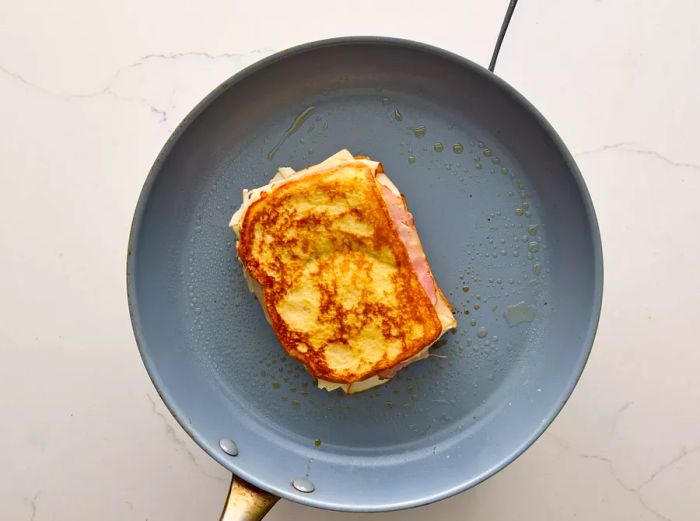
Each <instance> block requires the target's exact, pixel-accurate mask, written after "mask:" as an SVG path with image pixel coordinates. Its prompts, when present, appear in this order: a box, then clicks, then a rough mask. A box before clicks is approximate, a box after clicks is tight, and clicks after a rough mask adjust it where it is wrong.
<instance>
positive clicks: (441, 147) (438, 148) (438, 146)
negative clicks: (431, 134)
mask: <svg viewBox="0 0 700 521" xmlns="http://www.w3.org/2000/svg"><path fill="white" fill-rule="evenodd" d="M433 150H435V152H442V151H443V150H445V145H443V144H442V143H440V142H438V143H435V144H434V145H433Z"/></svg>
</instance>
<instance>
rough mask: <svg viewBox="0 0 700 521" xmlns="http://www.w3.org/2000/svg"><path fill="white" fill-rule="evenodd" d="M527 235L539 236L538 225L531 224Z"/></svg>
mask: <svg viewBox="0 0 700 521" xmlns="http://www.w3.org/2000/svg"><path fill="white" fill-rule="evenodd" d="M527 233H529V234H530V235H532V236H533V237H534V236H535V235H537V225H536V224H531V225H530V226H528V227H527Z"/></svg>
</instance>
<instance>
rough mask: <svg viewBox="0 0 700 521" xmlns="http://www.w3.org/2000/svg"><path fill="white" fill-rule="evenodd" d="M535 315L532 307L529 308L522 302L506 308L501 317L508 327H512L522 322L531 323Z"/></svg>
mask: <svg viewBox="0 0 700 521" xmlns="http://www.w3.org/2000/svg"><path fill="white" fill-rule="evenodd" d="M536 314H537V312H536V310H535V308H534V307H532V306H529V305H528V304H526V303H525V302H524V301H521V302H518V303H517V304H513V305H512V306H508V307H507V308H506V310H505V312H504V313H503V316H504V317H505V319H506V322H508V325H509V326H511V327H513V326H517V325H518V324H522V323H523V322H532V321H533V320H534V319H535V315H536Z"/></svg>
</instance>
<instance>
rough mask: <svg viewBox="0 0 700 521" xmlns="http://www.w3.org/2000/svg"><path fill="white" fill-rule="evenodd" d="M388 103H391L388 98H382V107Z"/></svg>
mask: <svg viewBox="0 0 700 521" xmlns="http://www.w3.org/2000/svg"><path fill="white" fill-rule="evenodd" d="M390 101H391V99H390V98H388V97H387V96H384V97H383V98H382V105H388V104H389V102H390Z"/></svg>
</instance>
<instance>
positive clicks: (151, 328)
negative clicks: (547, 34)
mask: <svg viewBox="0 0 700 521" xmlns="http://www.w3.org/2000/svg"><path fill="white" fill-rule="evenodd" d="M300 114H304V116H308V117H306V118H302V119H304V121H303V123H302V124H301V125H300V126H299V128H298V129H296V128H294V129H292V130H294V131H293V132H292V131H290V127H291V126H293V122H294V120H295V118H296V117H297V116H298V115H300ZM280 143H281V144H280ZM278 144H279V146H277V145H278ZM341 148H348V149H350V150H351V151H352V152H353V153H355V154H364V155H369V156H371V157H372V158H374V159H377V160H379V161H382V163H383V164H384V168H385V170H386V171H387V173H388V174H389V176H390V177H391V179H392V180H393V181H394V183H395V184H396V185H397V186H398V187H399V189H400V190H401V191H402V192H403V193H404V194H405V196H406V199H407V201H408V204H409V208H410V209H411V211H412V212H413V214H414V216H415V220H416V223H417V226H418V231H419V233H420V236H421V240H422V242H423V245H424V248H425V250H426V254H427V256H428V259H429V261H430V264H431V267H432V269H433V272H434V274H435V276H436V278H437V280H438V282H439V284H440V285H441V287H442V288H443V290H444V291H445V293H446V295H447V297H448V299H449V300H450V302H451V303H452V305H453V306H454V307H455V311H456V313H455V314H456V317H457V320H458V328H457V331H456V332H455V333H454V334H448V335H447V336H446V337H444V340H442V341H440V343H439V347H437V348H436V349H435V350H434V353H435V354H436V355H439V356H436V357H433V358H430V359H428V360H425V361H423V362H420V363H417V364H414V365H412V366H410V367H409V368H408V369H406V370H404V371H402V372H401V373H399V375H398V376H397V377H396V378H395V379H394V380H393V381H391V382H390V383H388V384H386V385H384V386H381V387H378V388H376V389H373V390H370V391H368V392H365V393H361V394H358V395H353V396H344V395H342V394H340V393H338V392H336V393H327V392H325V391H321V390H318V389H316V388H315V387H314V384H313V381H312V379H311V378H310V377H309V376H308V375H307V374H306V373H305V372H304V370H303V369H302V367H301V366H300V365H299V364H298V363H296V362H294V361H293V360H292V359H290V358H289V357H288V356H287V355H286V354H285V353H284V352H283V350H282V348H281V347H280V345H279V343H278V342H277V341H276V339H275V337H274V334H273V333H272V331H271V328H270V327H269V325H268V324H267V322H266V321H265V318H264V316H263V313H262V311H261V309H260V305H259V304H258V302H257V301H256V300H255V297H254V296H253V295H252V294H251V293H249V291H248V289H247V287H246V284H245V281H244V279H243V277H242V271H241V266H240V265H239V263H238V262H237V260H236V258H235V237H234V235H233V233H232V232H231V231H230V230H229V229H228V227H227V223H228V220H229V218H230V217H231V214H232V213H233V212H234V211H235V209H236V208H237V207H238V206H239V205H240V203H241V190H242V189H243V188H252V187H256V186H259V185H262V184H265V183H266V182H267V181H268V179H269V178H270V177H271V176H272V175H273V174H274V172H275V170H276V168H277V167H278V166H282V165H290V166H292V167H294V168H297V169H298V168H302V167H304V166H306V165H309V164H313V163H317V162H319V161H321V160H322V159H324V158H326V157H328V156H329V155H331V154H333V153H334V152H337V151H338V150H339V149H341ZM572 169H573V170H572ZM577 175H578V174H577V173H576V172H575V166H573V164H572V163H570V159H569V157H568V154H567V153H566V152H565V151H564V150H563V148H562V147H561V146H560V145H559V144H558V140H557V139H556V138H555V137H553V136H552V135H551V134H550V133H549V132H548V130H547V128H546V125H545V124H544V123H543V122H542V121H541V120H540V119H538V117H537V116H536V115H535V114H534V113H533V112H532V111H531V110H530V109H529V108H528V107H527V106H526V105H525V103H524V102H522V101H521V100H520V98H519V97H517V96H516V95H514V94H513V92H512V90H510V89H509V88H507V87H505V86H504V85H502V84H501V83H500V82H497V81H494V80H493V79H491V78H490V77H489V76H488V73H486V72H485V71H483V70H481V69H480V68H478V67H476V66H473V65H469V64H466V63H465V62H463V61H459V60H456V59H454V58H452V57H450V56H449V55H447V54H442V53H440V52H437V51H434V50H432V49H429V48H426V47H421V46H412V45H407V44H405V43H397V42H390V41H383V42H377V41H367V42H361V41H356V42H347V41H346V42H339V43H336V44H329V45H321V46H316V47H312V48H310V49H307V50H305V51H303V52H293V53H290V54H289V55H287V56H285V57H278V58H277V59H275V60H272V61H270V63H268V64H267V65H266V66H264V67H262V68H259V69H258V70H257V71H256V72H255V73H253V74H249V75H247V76H245V77H243V78H242V79H239V80H237V81H234V82H231V84H230V85H228V86H224V87H222V88H221V89H220V91H219V94H218V95H216V96H213V97H212V98H211V99H210V100H209V102H208V105H207V106H204V107H200V109H199V114H198V115H197V116H196V117H192V118H191V120H190V121H189V124H188V125H185V127H184V129H183V130H181V134H180V135H179V138H178V139H176V140H175V141H173V143H172V145H171V146H170V148H169V149H168V151H167V153H165V154H164V155H163V156H162V157H161V158H160V159H159V161H158V162H157V164H156V166H155V168H154V174H153V175H152V177H151V180H150V184H149V185H148V190H149V191H148V192H147V194H146V195H145V196H144V198H143V200H142V201H141V212H142V213H141V216H140V222H138V221H137V226H136V228H135V233H134V236H133V237H132V250H133V254H132V255H131V257H130V261H129V262H130V270H131V277H130V281H129V286H130V288H129V289H130V294H131V295H130V297H131V301H132V303H133V306H132V307H133V314H134V324H135V328H136V332H137V337H138V338H139V343H140V347H141V350H142V353H143V356H144V360H145V362H146V365H147V367H148V368H149V371H150V373H151V375H152V377H153V378H154V381H155V383H156V385H157V386H158V387H159V390H160V392H161V394H162V395H163V396H164V398H165V400H166V402H167V403H168V406H169V407H170V408H171V410H172V411H173V412H174V414H175V415H176V417H177V418H178V420H179V421H180V422H181V423H182V424H183V426H184V427H185V428H186V429H187V430H188V432H190V433H191V434H192V435H193V436H195V438H196V439H197V441H198V442H199V443H200V444H201V445H202V446H203V447H204V448H205V449H206V450H208V451H209V452H210V454H212V455H213V456H214V457H215V458H217V459H218V460H219V461H220V462H221V463H222V464H224V465H226V466H227V467H228V468H229V469H231V470H232V471H234V472H236V473H237V474H239V475H241V476H243V477H245V478H247V479H249V480H251V481H253V482H254V483H256V484H258V485H260V486H262V487H264V488H266V489H268V490H271V491H273V492H275V493H277V494H280V495H283V496H285V497H287V498H289V499H293V500H296V501H301V502H304V503H307V504H312V505H315V506H322V507H326V508H336V509H345V510H383V509H388V508H400V507H405V506H413V505H417V504H421V503H426V502H429V501H432V500H435V499H439V498H440V497H444V496H445V495H448V494H450V493H454V492H456V491H458V490H461V489H463V488H466V487H467V486H470V485H472V484H474V483H476V482H478V481H479V480H481V479H483V478H484V477H486V476H488V475H490V474H491V473H492V472H494V471H495V470H497V469H498V468H500V467H501V466H502V465H504V464H505V463H507V462H508V461H510V460H512V459H513V458H514V457H515V456H516V455H517V454H518V453H519V452H520V451H522V450H523V449H524V448H525V447H526V446H527V445H528V444H529V443H530V442H531V441H532V440H533V439H534V438H535V437H536V436H537V435H538V434H539V433H540V432H541V430H542V429H543V428H544V427H545V426H546V425H547V424H548V423H549V421H551V419H552V417H553V415H554V414H556V412H557V411H558V409H559V407H560V406H561V405H562V403H563V402H564V401H565V399H566V398H567V397H568V395H569V393H570V391H571V389H572V388H573V385H574V384H575V381H576V379H577V378H578V375H579V373H580V371H581V369H582V367H583V363H584V362H585V359H586V357H587V354H588V350H589V347H590V342H591V341H592V335H593V330H594V327H595V322H596V320H597V314H598V309H599V296H600V295H599V291H600V287H599V278H600V272H599V271H600V252H599V247H598V243H597V229H596V228H595V224H594V222H593V221H592V219H593V218H592V214H591V210H590V208H589V206H588V200H587V195H586V194H585V193H583V192H582V191H584V192H585V189H584V188H583V187H582V184H580V180H579V179H578V177H577ZM224 437H226V438H232V439H234V440H235V441H236V443H237V444H238V447H239V450H240V454H239V456H237V457H235V458H232V457H229V456H227V455H226V454H225V453H223V452H222V451H221V450H220V449H219V447H218V440H219V439H220V438H224ZM304 476H306V477H308V478H309V479H310V480H312V481H313V482H314V484H315V486H316V491H315V492H314V493H312V494H306V495H305V494H302V493H299V492H297V491H296V490H294V489H293V488H292V487H291V485H290V482H291V480H293V479H294V478H298V477H304Z"/></svg>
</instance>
